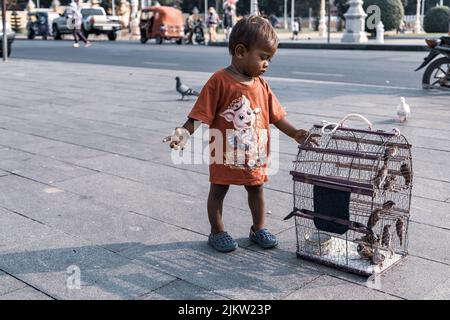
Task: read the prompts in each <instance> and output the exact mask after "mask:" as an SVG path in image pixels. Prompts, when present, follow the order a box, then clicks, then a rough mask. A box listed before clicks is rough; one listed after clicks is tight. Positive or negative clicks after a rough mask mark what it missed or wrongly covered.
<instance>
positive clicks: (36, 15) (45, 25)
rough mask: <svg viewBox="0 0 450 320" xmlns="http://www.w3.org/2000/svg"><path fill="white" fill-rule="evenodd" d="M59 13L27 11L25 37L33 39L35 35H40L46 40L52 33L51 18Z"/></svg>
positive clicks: (54, 17)
mask: <svg viewBox="0 0 450 320" xmlns="http://www.w3.org/2000/svg"><path fill="white" fill-rule="evenodd" d="M58 17H59V15H58V14H57V13H56V12H52V11H33V12H29V13H28V22H27V38H28V39H30V40H33V39H34V38H35V37H36V36H41V37H42V39H44V40H47V37H49V36H51V35H52V23H53V20H54V19H56V18H58Z"/></svg>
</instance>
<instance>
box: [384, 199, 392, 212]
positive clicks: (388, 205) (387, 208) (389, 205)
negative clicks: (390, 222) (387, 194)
mask: <svg viewBox="0 0 450 320" xmlns="http://www.w3.org/2000/svg"><path fill="white" fill-rule="evenodd" d="M394 206H395V202H394V201H392V200H388V201H386V202H385V203H383V206H382V208H383V210H384V211H390V210H392V208H394Z"/></svg>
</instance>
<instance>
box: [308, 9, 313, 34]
mask: <svg viewBox="0 0 450 320" xmlns="http://www.w3.org/2000/svg"><path fill="white" fill-rule="evenodd" d="M311 16H312V8H309V15H308V28H309V30H311V29H312V21H311Z"/></svg>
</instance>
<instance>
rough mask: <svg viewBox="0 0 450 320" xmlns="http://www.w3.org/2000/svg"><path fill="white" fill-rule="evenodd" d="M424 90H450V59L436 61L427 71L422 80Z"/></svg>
mask: <svg viewBox="0 0 450 320" xmlns="http://www.w3.org/2000/svg"><path fill="white" fill-rule="evenodd" d="M422 87H423V88H424V89H439V88H449V89H450V59H449V58H445V57H444V58H439V59H436V60H434V61H433V62H432V63H431V64H430V65H429V66H428V68H427V69H426V70H425V72H424V74H423V78H422Z"/></svg>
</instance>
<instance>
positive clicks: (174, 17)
mask: <svg viewBox="0 0 450 320" xmlns="http://www.w3.org/2000/svg"><path fill="white" fill-rule="evenodd" d="M139 29H140V30H141V42H142V43H146V42H147V41H148V40H149V39H156V43H157V44H162V43H163V41H164V40H171V39H174V40H176V42H177V43H178V44H182V43H183V37H184V21H183V14H182V12H181V11H180V10H178V9H176V8H173V7H166V6H157V7H147V8H144V9H142V12H141V18H140V22H139Z"/></svg>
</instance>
